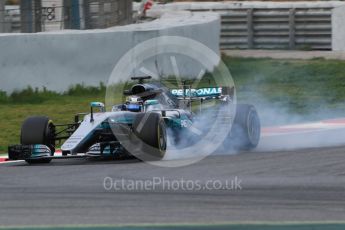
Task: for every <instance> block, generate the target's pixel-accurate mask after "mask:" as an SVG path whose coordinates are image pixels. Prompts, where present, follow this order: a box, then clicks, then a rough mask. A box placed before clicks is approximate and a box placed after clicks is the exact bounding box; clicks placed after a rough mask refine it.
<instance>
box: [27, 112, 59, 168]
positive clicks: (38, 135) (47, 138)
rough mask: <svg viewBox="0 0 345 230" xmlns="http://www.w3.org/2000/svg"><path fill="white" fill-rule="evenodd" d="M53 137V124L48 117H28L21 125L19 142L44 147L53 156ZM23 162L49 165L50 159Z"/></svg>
mask: <svg viewBox="0 0 345 230" xmlns="http://www.w3.org/2000/svg"><path fill="white" fill-rule="evenodd" d="M54 135H55V128H54V124H53V123H52V121H51V120H49V118H48V117H44V116H35V117H29V118H27V119H26V120H25V121H24V123H23V125H22V129H21V135H20V142H21V144H22V145H35V144H41V145H46V146H48V147H49V148H50V151H51V153H52V155H53V154H54V152H55V140H54ZM25 161H26V162H27V163H29V164H42V163H49V162H50V161H51V159H28V160H25Z"/></svg>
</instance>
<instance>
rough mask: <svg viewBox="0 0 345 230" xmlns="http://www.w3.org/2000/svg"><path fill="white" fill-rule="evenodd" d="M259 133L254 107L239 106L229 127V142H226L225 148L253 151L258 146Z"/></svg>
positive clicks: (257, 117)
mask: <svg viewBox="0 0 345 230" xmlns="http://www.w3.org/2000/svg"><path fill="white" fill-rule="evenodd" d="M260 132H261V125H260V119H259V115H258V113H257V111H256V109H255V107H254V106H253V105H241V104H239V105H237V108H236V116H235V120H234V123H233V124H232V127H231V133H230V140H227V141H226V143H225V147H226V148H229V147H231V148H233V149H236V150H251V149H254V148H256V147H257V145H258V144H259V140H260Z"/></svg>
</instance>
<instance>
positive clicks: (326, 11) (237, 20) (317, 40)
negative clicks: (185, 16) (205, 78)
mask: <svg viewBox="0 0 345 230" xmlns="http://www.w3.org/2000/svg"><path fill="white" fill-rule="evenodd" d="M344 5H345V2H341V1H324V2H320V1H315V2H292V1H289V2H267V1H265V2H250V1H243V2H242V1H241V2H231V1H229V2H207V3H205V2H192V3H191V2H181V3H170V4H165V5H155V6H154V8H153V9H152V10H151V11H167V10H189V11H192V12H205V11H212V12H217V13H219V14H220V15H221V19H222V20H221V21H222V27H221V39H220V47H221V49H291V50H295V49H296V50H343V51H345V41H344V37H345V36H344V35H345V27H344V26H343V25H344V24H345V17H344V15H345V8H344V7H342V6H344Z"/></svg>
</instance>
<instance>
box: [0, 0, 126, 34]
mask: <svg viewBox="0 0 345 230" xmlns="http://www.w3.org/2000/svg"><path fill="white" fill-rule="evenodd" d="M6 2H7V3H10V2H9V1H5V0H1V1H0V22H1V23H0V32H7V33H13V32H23V33H34V32H42V31H56V30H61V29H100V28H108V27H111V26H117V25H126V24H130V23H131V22H132V18H133V7H132V5H133V4H132V1H128V0H17V1H13V2H12V4H11V5H10V4H7V5H6V4H5V3H6Z"/></svg>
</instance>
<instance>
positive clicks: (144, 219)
mask: <svg viewBox="0 0 345 230" xmlns="http://www.w3.org/2000/svg"><path fill="white" fill-rule="evenodd" d="M105 177H111V178H113V179H114V180H115V179H122V178H124V179H125V180H126V181H127V182H128V181H129V180H135V181H140V180H147V181H150V180H151V181H152V180H153V179H152V178H154V177H159V178H164V179H165V180H169V181H173V180H178V181H180V180H181V179H182V178H183V179H184V180H193V181H201V183H206V181H207V180H220V181H222V182H224V183H225V181H226V180H232V179H234V178H235V177H237V178H238V180H241V183H240V185H241V189H239V188H237V190H230V189H211V190H201V191H199V190H195V189H194V190H188V189H187V190H186V189H182V188H181V189H178V190H177V191H175V190H168V189H163V187H162V186H161V187H158V188H157V187H156V189H155V190H144V189H142V190H140V189H138V190H134V191H125V190H120V191H115V190H111V191H107V190H105V189H104V187H103V181H104V178H105ZM127 182H126V183H127ZM0 184H1V185H0V223H1V224H0V225H1V226H9V225H75V224H82V225H87V224H92V225H95V224H102V225H103V224H128V223H191V222H192V223H200V224H202V223H207V224H212V223H219V222H228V221H240V222H242V221H243V222H246V221H275V222H279V221H343V220H345V147H335V148H324V149H306V150H298V151H287V152H255V153H254V152H253V153H250V152H248V153H241V154H237V155H217V156H210V157H208V158H206V159H204V160H202V161H201V162H198V163H196V164H193V165H190V166H186V167H181V168H162V167H156V166H152V165H149V164H146V163H143V162H138V161H135V160H125V161H118V162H99V161H87V160H80V159H78V160H77V159H75V160H60V161H55V162H53V163H51V164H49V165H44V166H42V165H36V166H30V165H27V164H26V163H17V164H15V165H9V164H1V165H0Z"/></svg>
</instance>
